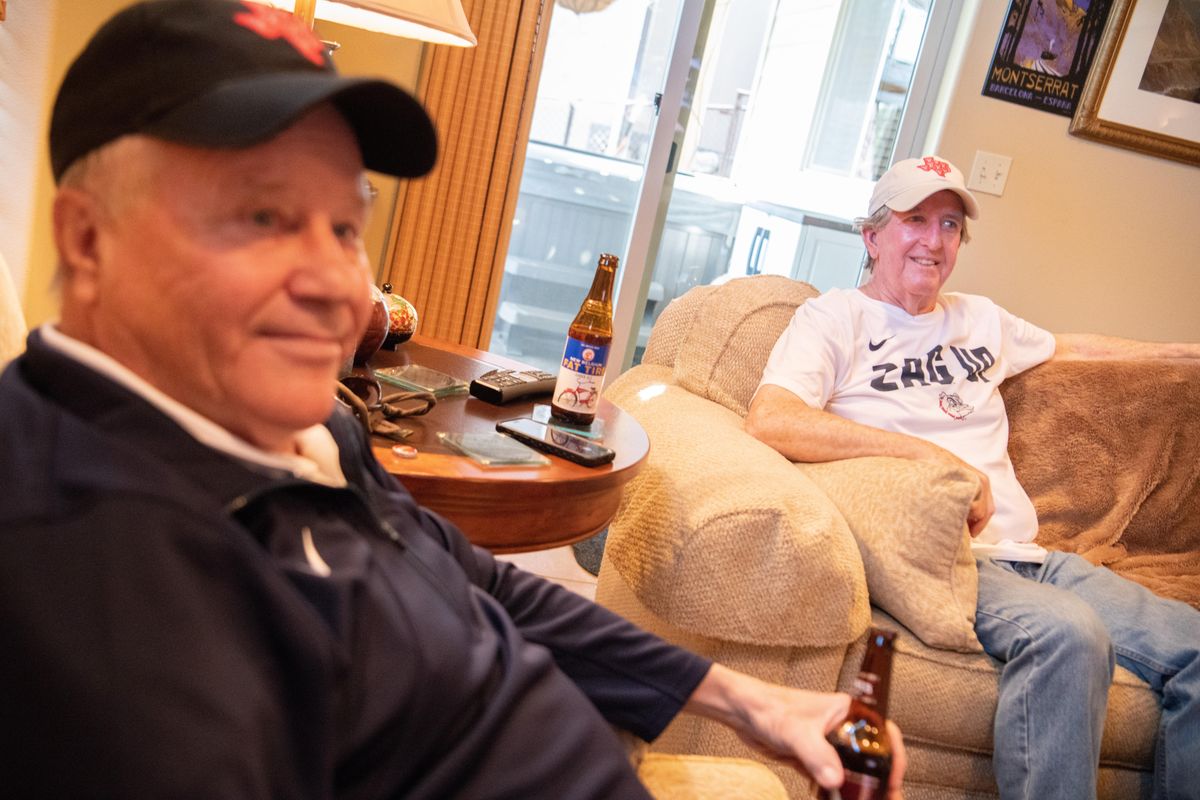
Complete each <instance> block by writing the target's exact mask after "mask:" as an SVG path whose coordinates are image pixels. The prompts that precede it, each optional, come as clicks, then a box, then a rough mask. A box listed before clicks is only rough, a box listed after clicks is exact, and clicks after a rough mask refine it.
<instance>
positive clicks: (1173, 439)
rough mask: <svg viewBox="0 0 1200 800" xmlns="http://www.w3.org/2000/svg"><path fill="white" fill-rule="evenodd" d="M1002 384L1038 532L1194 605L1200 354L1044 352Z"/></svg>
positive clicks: (1199, 552) (1046, 540)
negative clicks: (1081, 356)
mask: <svg viewBox="0 0 1200 800" xmlns="http://www.w3.org/2000/svg"><path fill="white" fill-rule="evenodd" d="M1003 393H1004V398H1005V402H1006V404H1007V408H1008V412H1009V419H1010V422H1011V426H1012V431H1011V438H1010V441H1009V452H1010V453H1011V454H1012V458H1013V463H1014V465H1015V466H1016V470H1017V477H1018V478H1019V479H1020V481H1021V483H1022V485H1024V487H1025V489H1026V491H1028V492H1029V495H1030V497H1031V498H1033V502H1034V505H1035V506H1036V507H1037V511H1038V518H1039V520H1040V522H1041V528H1040V530H1039V533H1038V541H1039V542H1040V543H1042V544H1043V545H1045V546H1046V547H1048V548H1052V549H1058V550H1067V551H1070V552H1075V553H1079V554H1080V555H1082V556H1084V557H1085V558H1087V559H1088V560H1089V561H1091V562H1092V563H1095V564H1103V565H1104V566H1107V567H1109V568H1111V569H1112V570H1114V571H1115V572H1118V573H1120V574H1122V575H1124V576H1125V577H1127V578H1130V579H1132V580H1134V581H1137V582H1138V583H1141V584H1143V585H1145V586H1147V587H1149V588H1150V589H1152V590H1153V591H1155V592H1157V593H1158V594H1160V595H1163V596H1164V597H1171V598H1175V599H1179V600H1183V601H1186V602H1188V603H1191V604H1192V605H1193V606H1197V607H1200V362H1189V361H1146V362H1124V361H1095V362H1086V361H1073V362H1052V363H1048V364H1044V365H1042V366H1040V367H1038V368H1036V369H1034V370H1031V371H1030V372H1028V373H1025V374H1023V375H1019V376H1017V377H1016V378H1013V379H1012V380H1010V381H1007V382H1006V383H1005V384H1004V386H1003Z"/></svg>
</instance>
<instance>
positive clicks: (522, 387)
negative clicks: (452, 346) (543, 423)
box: [471, 369, 557, 405]
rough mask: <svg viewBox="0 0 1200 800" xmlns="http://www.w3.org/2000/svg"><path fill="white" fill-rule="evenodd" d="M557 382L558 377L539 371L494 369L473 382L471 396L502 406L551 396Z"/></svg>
mask: <svg viewBox="0 0 1200 800" xmlns="http://www.w3.org/2000/svg"><path fill="white" fill-rule="evenodd" d="M556 380H557V376H555V375H551V374H550V373H549V372H542V371H541V370H537V369H527V370H514V369H494V370H492V371H491V372H485V373H484V374H482V375H480V376H479V377H478V378H476V379H475V380H473V381H471V394H472V395H473V396H475V397H478V398H479V399H480V400H486V401H487V402H489V403H495V404H497V405H502V404H504V403H509V402H512V401H513V400H516V399H518V398H522V397H531V396H534V395H539V394H550V393H551V392H553V391H554V382H555V381H556Z"/></svg>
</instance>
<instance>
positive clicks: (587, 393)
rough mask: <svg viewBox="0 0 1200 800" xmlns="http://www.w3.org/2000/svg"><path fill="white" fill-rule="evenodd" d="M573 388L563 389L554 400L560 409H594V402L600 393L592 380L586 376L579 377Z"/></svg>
mask: <svg viewBox="0 0 1200 800" xmlns="http://www.w3.org/2000/svg"><path fill="white" fill-rule="evenodd" d="M576 375H577V376H578V379H577V383H576V385H575V386H573V387H570V388H567V389H563V390H562V391H561V392H559V393H558V396H557V397H556V398H554V400H555V402H556V403H558V405H559V407H560V408H568V409H588V410H590V409H593V408H595V407H596V401H597V400H598V399H599V397H600V391H599V390H598V389H597V387H596V382H595V379H594V378H591V377H589V376H586V375H579V374H578V373H576Z"/></svg>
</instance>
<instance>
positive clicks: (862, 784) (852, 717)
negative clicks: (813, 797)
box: [820, 628, 896, 800]
mask: <svg viewBox="0 0 1200 800" xmlns="http://www.w3.org/2000/svg"><path fill="white" fill-rule="evenodd" d="M895 638H896V633H895V631H887V630H882V629H880V628H872V629H871V630H870V632H869V633H868V635H867V653H866V655H864V656H863V660H862V667H860V668H859V671H858V677H857V678H855V679H854V688H853V689H852V690H851V692H850V696H851V697H850V710H849V711H848V712H847V713H846V718H845V719H844V720H842V722H841V723H839V724H838V726H837V727H836V728H834V729H833V731H831V732H830V734H829V736H828V737H827V738H828V739H829V742H830V744H832V745H833V747H834V749H835V750H837V752H838V756H839V757H840V758H841V759H842V767H843V768H844V769H845V772H846V779H845V781H844V782H843V783H842V786H841V789H834V790H831V791H830V790H822V791H821V794H820V796H821V797H822V798H829V800H884V798H885V797H887V787H888V776H889V775H891V773H892V743H891V739H890V737H889V736H888V732H887V724H886V722H887V704H888V686H889V684H890V683H891V680H892V640H893V639H895Z"/></svg>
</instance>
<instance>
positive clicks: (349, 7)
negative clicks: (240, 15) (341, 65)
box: [267, 0, 478, 47]
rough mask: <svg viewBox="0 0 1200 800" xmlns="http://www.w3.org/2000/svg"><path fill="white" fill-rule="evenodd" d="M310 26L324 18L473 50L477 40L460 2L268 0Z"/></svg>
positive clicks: (453, 0)
mask: <svg viewBox="0 0 1200 800" xmlns="http://www.w3.org/2000/svg"><path fill="white" fill-rule="evenodd" d="M267 3H268V5H272V6H275V7H277V8H282V9H285V10H288V11H291V12H293V13H294V14H295V15H296V16H297V17H300V19H302V20H304V23H305V24H306V25H309V26H310V27H311V26H312V23H313V19H314V18H316V19H324V20H329V21H330V22H337V23H339V24H341V25H349V26H351V27H354V28H364V29H366V30H369V31H379V32H380V33H386V34H388V35H390V36H400V37H403V38H406V39H418V40H420V41H423V42H434V43H436V44H452V45H457V46H458V47H474V46H475V45H476V44H477V43H478V40H477V39H476V38H475V34H474V33H473V32H472V31H471V25H470V24H469V23H468V22H467V15H466V14H465V13H464V12H463V9H462V4H461V3H460V2H459V0H267Z"/></svg>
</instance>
